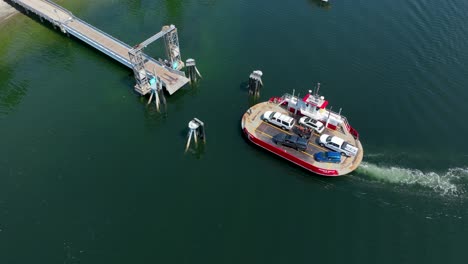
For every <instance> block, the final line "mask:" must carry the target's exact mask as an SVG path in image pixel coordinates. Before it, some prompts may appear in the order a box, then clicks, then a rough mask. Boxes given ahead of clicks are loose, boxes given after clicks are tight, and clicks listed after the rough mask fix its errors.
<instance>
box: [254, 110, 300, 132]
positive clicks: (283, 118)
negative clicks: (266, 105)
mask: <svg viewBox="0 0 468 264" xmlns="http://www.w3.org/2000/svg"><path fill="white" fill-rule="evenodd" d="M262 119H263V121H265V122H267V123H271V124H273V125H275V126H278V127H281V128H282V129H284V130H288V131H289V130H291V128H292V127H293V126H294V124H295V123H296V121H295V120H294V118H292V117H290V116H288V115H285V114H282V113H279V112H272V111H266V112H265V113H264V114H263V118H262Z"/></svg>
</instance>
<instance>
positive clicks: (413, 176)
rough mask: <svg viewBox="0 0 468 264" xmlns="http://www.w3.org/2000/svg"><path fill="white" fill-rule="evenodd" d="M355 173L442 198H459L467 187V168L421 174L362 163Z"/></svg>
mask: <svg viewBox="0 0 468 264" xmlns="http://www.w3.org/2000/svg"><path fill="white" fill-rule="evenodd" d="M356 173H358V174H363V175H366V176H368V177H370V178H372V179H374V180H378V181H381V182H387V183H394V184H400V185H418V186H420V187H423V188H429V189H432V190H434V191H435V192H437V193H439V194H441V195H444V196H457V197H458V196H461V195H463V194H464V193H465V191H466V190H465V188H466V187H468V183H467V180H468V168H451V169H448V170H447V171H445V172H433V171H429V172H423V171H421V170H417V169H408V168H400V167H396V166H390V167H383V166H378V165H375V164H371V163H367V162H362V163H361V165H360V166H359V168H358V169H356Z"/></svg>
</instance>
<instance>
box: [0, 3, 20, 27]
mask: <svg viewBox="0 0 468 264" xmlns="http://www.w3.org/2000/svg"><path fill="white" fill-rule="evenodd" d="M16 13H18V10H16V9H15V8H14V7H12V6H11V5H10V4H8V3H7V2H5V1H4V0H0V24H1V23H3V22H5V21H7V20H8V19H9V18H11V17H12V16H13V15H14V14H16Z"/></svg>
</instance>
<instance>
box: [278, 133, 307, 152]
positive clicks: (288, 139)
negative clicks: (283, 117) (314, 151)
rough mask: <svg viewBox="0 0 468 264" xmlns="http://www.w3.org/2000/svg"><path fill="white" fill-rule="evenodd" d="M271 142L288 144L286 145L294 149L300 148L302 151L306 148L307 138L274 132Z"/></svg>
mask: <svg viewBox="0 0 468 264" xmlns="http://www.w3.org/2000/svg"><path fill="white" fill-rule="evenodd" d="M273 142H274V143H275V144H280V145H283V146H288V147H291V148H294V149H296V150H302V151H304V150H306V149H307V145H308V141H307V139H304V138H301V137H298V136H296V135H288V134H284V133H279V134H276V135H275V136H274V137H273Z"/></svg>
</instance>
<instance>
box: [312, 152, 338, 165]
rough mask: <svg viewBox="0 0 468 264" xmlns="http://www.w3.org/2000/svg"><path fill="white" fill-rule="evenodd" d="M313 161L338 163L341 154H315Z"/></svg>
mask: <svg viewBox="0 0 468 264" xmlns="http://www.w3.org/2000/svg"><path fill="white" fill-rule="evenodd" d="M314 159H315V160H316V161H318V162H331V163H340V162H341V154H340V153H339V152H334V151H324V152H317V153H315V154H314Z"/></svg>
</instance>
